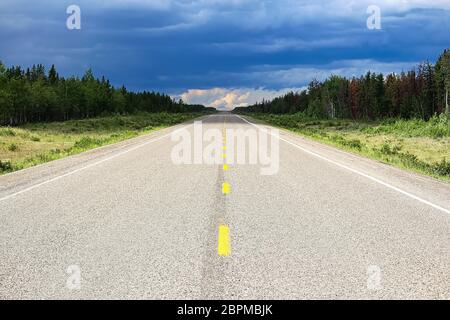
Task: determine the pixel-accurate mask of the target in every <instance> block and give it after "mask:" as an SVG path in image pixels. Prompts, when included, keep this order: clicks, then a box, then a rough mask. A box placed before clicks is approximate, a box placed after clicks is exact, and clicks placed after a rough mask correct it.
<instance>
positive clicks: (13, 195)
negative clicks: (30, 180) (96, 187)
mask: <svg viewBox="0 0 450 320" xmlns="http://www.w3.org/2000/svg"><path fill="white" fill-rule="evenodd" d="M191 125H192V123H190V124H187V125H185V126H183V127H181V128H178V129H176V130H173V131H171V132H169V133H167V134H165V135H163V136H160V137H158V138H154V139H151V140H149V141H146V142H144V143H142V144H139V145H137V146H134V147H132V148H130V149H127V150H124V151H122V152H119V153H116V154H115V155H113V156H110V157H108V158H105V159H102V160H99V161H97V162H94V163H91V164H89V165H87V166H84V167H81V168H78V169H75V170H73V171H70V172H67V173H65V174H62V175H60V176H57V177H54V178H52V179H49V180H45V181H43V182H41V183H38V184H35V185H32V186H31V187H28V188H25V189H22V190H20V191H17V192H15V193H12V194H10V195H7V196H5V197H3V198H0V202H1V201H5V200H8V199H11V198H13V197H15V196H18V195H20V194H22V193H25V192H28V191H31V190H33V189H36V188H39V187H40V186H43V185H46V184H48V183H50V182H53V181H57V180H60V179H62V178H65V177H67V176H71V175H73V174H75V173H77V172H80V171H83V170H86V169H89V168H92V167H95V166H97V165H99V164H102V163H104V162H106V161H109V160H112V159H114V158H117V157H120V156H122V155H124V154H126V153H128V152H131V151H134V150H137V149H139V148H142V147H144V146H146V145H148V144H150V143H153V142H156V141H159V140H162V139H164V138H166V137H168V136H170V135H172V134H173V133H175V132H177V131H179V130H183V129H185V128H187V127H189V126H191Z"/></svg>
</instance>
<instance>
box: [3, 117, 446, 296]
mask: <svg viewBox="0 0 450 320" xmlns="http://www.w3.org/2000/svg"><path fill="white" fill-rule="evenodd" d="M202 121H203V130H205V131H206V130H208V129H218V130H220V131H221V132H226V130H231V129H233V130H236V129H244V130H248V129H255V130H267V129H269V128H270V127H269V126H267V125H264V124H258V123H257V122H256V121H255V120H252V119H251V118H243V117H241V116H237V115H234V114H231V113H219V114H214V115H210V116H205V117H203V118H202ZM181 129H183V130H184V129H185V130H187V131H188V132H191V133H193V130H194V127H193V122H192V121H191V122H188V123H184V124H180V125H177V126H175V127H171V128H166V129H163V130H160V131H157V132H153V133H151V134H149V135H145V136H140V137H138V138H134V139H131V140H127V141H123V142H121V143H118V144H114V145H110V146H106V147H102V148H98V149H95V150H91V151H89V152H86V153H83V154H79V155H76V156H72V157H69V158H65V159H61V160H57V161H53V162H50V163H47V164H43V165H39V166H36V167H33V168H29V169H26V170H22V171H19V172H15V173H11V174H8V175H4V176H1V177H0V244H1V248H0V299H350V298H355V299H392V298H398V299H408V298H411V299H450V184H448V183H444V182H439V181H436V180H434V179H432V178H428V177H424V176H421V175H417V174H413V173H408V172H405V171H402V170H400V169H396V168H393V167H391V166H388V165H385V164H381V163H379V162H376V161H372V160H369V159H366V158H362V157H360V156H357V155H354V154H351V153H347V152H343V151H339V150H337V149H335V148H332V147H330V146H325V145H323V144H320V143H318V142H314V141H311V140H308V139H306V138H303V137H301V136H298V135H296V134H293V133H289V132H287V131H280V136H279V140H278V142H279V170H278V171H277V172H276V173H275V174H272V175H262V174H261V170H260V165H258V164H256V165H255V164H230V165H229V166H228V167H226V168H224V167H223V165H220V164H181V165H179V164H175V163H174V162H173V161H172V159H171V153H172V150H173V148H174V146H175V145H176V144H177V142H175V141H172V139H171V136H172V133H173V132H174V131H175V130H181ZM271 129H272V128H271ZM226 142H227V141H224V146H225V145H226ZM223 151H224V154H225V155H226V154H227V153H229V152H230V150H229V149H226V148H224V149H223Z"/></svg>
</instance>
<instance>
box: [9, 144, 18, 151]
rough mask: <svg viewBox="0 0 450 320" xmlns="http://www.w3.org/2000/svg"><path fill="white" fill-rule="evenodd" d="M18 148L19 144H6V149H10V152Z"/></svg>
mask: <svg viewBox="0 0 450 320" xmlns="http://www.w3.org/2000/svg"><path fill="white" fill-rule="evenodd" d="M18 149H19V146H18V145H17V144H15V143H11V144H10V145H9V146H8V150H9V151H11V152H14V151H17V150H18Z"/></svg>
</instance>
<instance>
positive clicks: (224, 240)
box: [217, 224, 231, 257]
mask: <svg viewBox="0 0 450 320" xmlns="http://www.w3.org/2000/svg"><path fill="white" fill-rule="evenodd" d="M217 253H218V254H219V256H221V257H226V256H228V255H230V253H231V245H230V228H229V227H228V226H227V225H225V224H221V225H220V226H219V239H218V244H217Z"/></svg>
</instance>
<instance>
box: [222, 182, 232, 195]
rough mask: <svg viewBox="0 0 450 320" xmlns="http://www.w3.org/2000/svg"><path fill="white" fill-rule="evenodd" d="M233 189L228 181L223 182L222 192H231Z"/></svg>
mask: <svg viewBox="0 0 450 320" xmlns="http://www.w3.org/2000/svg"><path fill="white" fill-rule="evenodd" d="M230 191H231V186H230V184H229V183H228V182H224V183H222V193H223V194H229V193H230Z"/></svg>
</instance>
